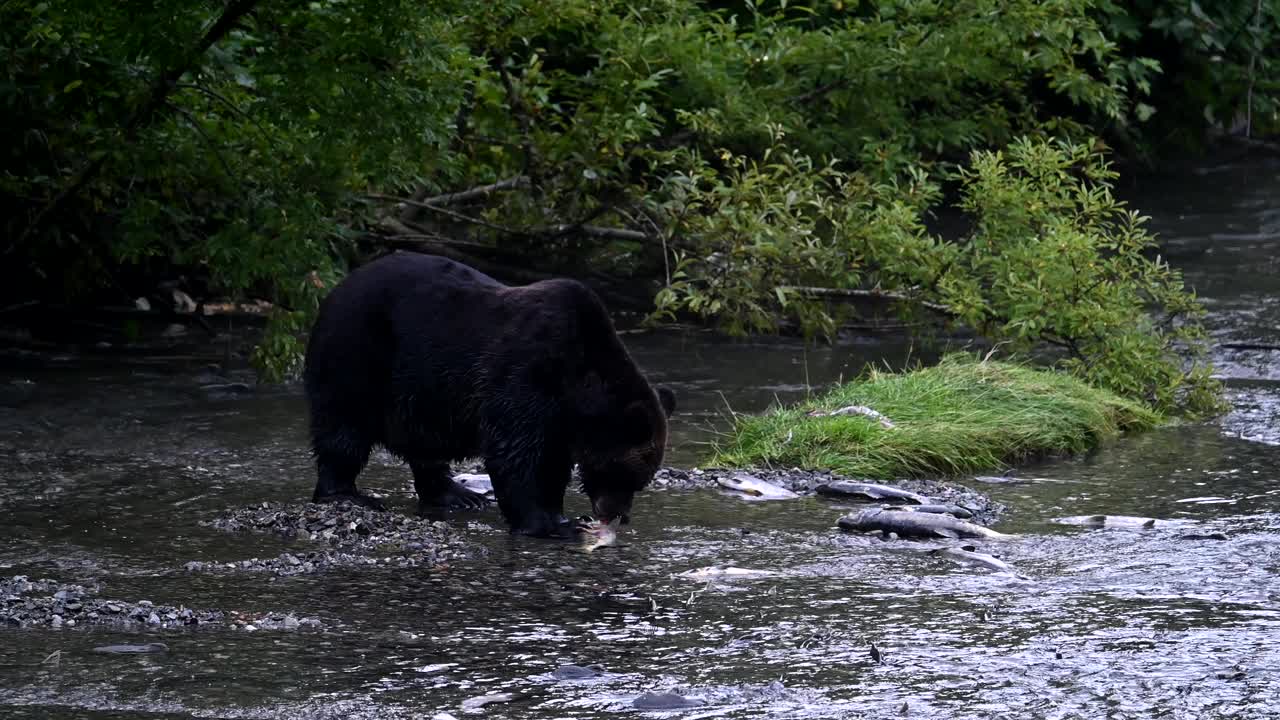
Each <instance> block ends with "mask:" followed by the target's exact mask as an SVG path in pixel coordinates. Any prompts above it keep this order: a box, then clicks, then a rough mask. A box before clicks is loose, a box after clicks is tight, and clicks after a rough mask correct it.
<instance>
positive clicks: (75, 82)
mask: <svg viewBox="0 0 1280 720" xmlns="http://www.w3.org/2000/svg"><path fill="white" fill-rule="evenodd" d="M83 84H84V81H83V80H72V81H71V82H69V83H67V84H66V86H65V87H63V88H62V92H64V93H69V92H71V91H72V90H75V89H76V88H78V87H80V86H81V85H83Z"/></svg>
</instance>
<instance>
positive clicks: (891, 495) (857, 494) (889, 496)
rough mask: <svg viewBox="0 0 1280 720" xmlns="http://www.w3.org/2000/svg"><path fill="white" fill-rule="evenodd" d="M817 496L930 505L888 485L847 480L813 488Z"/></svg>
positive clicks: (923, 498)
mask: <svg viewBox="0 0 1280 720" xmlns="http://www.w3.org/2000/svg"><path fill="white" fill-rule="evenodd" d="M815 491H816V492H817V493H818V494H819V495H826V496H828V497H842V498H852V499H855V500H871V501H876V500H882V501H886V502H888V501H893V500H900V501H902V502H910V503H915V504H917V505H928V504H930V502H929V498H927V497H925V496H923V495H921V494H919V493H913V492H911V491H910V490H903V489H902V488H896V487H892V486H889V485H877V484H876V483H862V482H851V481H848V480H834V481H832V482H829V483H823V484H822V485H819V486H818V487H817V488H815Z"/></svg>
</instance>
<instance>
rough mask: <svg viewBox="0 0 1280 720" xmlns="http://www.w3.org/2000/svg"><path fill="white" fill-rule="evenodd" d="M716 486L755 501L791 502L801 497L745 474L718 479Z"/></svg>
mask: <svg viewBox="0 0 1280 720" xmlns="http://www.w3.org/2000/svg"><path fill="white" fill-rule="evenodd" d="M716 484H717V485H719V486H720V487H722V488H724V489H726V490H730V491H732V492H735V493H740V494H742V495H745V496H747V497H748V498H751V499H753V500H790V499H791V498H797V497H800V496H799V495H797V494H795V493H793V492H791V491H790V490H788V489H786V488H784V487H779V486H777V485H774V484H773V483H767V482H765V481H763V480H761V479H760V478H758V477H754V476H752V475H747V474H745V473H735V474H734V475H731V476H729V477H718V478H716Z"/></svg>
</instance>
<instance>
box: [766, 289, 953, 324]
mask: <svg viewBox="0 0 1280 720" xmlns="http://www.w3.org/2000/svg"><path fill="white" fill-rule="evenodd" d="M778 289H779V290H782V291H783V292H793V293H796V294H797V295H807V296H809V297H834V298H850V299H866V300H889V301H893V300H898V301H901V302H909V303H919V304H920V306H921V307H925V308H928V309H930V310H933V311H934V312H938V313H942V314H943V315H949V316H951V317H956V316H958V315H959V314H960V313H958V312H956V311H955V310H953V309H952V308H951V307H950V306H949V305H943V304H942V303H936V302H930V301H929V300H920V299H918V298H913V297H911V296H910V295H907V294H905V293H900V292H894V291H893V290H878V289H873V290H849V289H845V288H824V287H806V286H803V285H779V286H778Z"/></svg>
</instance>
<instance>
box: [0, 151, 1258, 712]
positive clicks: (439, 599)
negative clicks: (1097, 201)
mask: <svg viewBox="0 0 1280 720" xmlns="http://www.w3.org/2000/svg"><path fill="white" fill-rule="evenodd" d="M1277 197H1280V165H1277V164H1274V163H1266V162H1262V161H1255V162H1251V163H1245V164H1235V165H1231V166H1226V167H1221V168H1207V169H1202V170H1200V171H1198V172H1197V173H1196V174H1192V175H1190V176H1187V177H1180V178H1174V179H1170V180H1168V181H1167V186H1161V187H1158V186H1149V187H1146V188H1143V192H1142V193H1140V196H1139V197H1138V202H1139V207H1141V208H1142V209H1143V210H1144V211H1145V212H1147V213H1148V214H1151V215H1153V216H1154V217H1155V223H1154V227H1155V229H1156V230H1157V231H1159V233H1160V235H1161V237H1162V239H1163V241H1164V244H1165V246H1166V250H1167V254H1168V256H1169V257H1170V258H1171V259H1172V260H1173V262H1174V263H1175V264H1176V265H1178V266H1180V267H1182V268H1184V269H1185V271H1186V275H1187V279H1188V280H1189V282H1191V283H1192V284H1193V285H1194V286H1195V287H1196V289H1197V291H1198V292H1199V294H1200V295H1201V296H1203V297H1204V298H1205V299H1206V300H1207V301H1208V304H1209V307H1210V309H1211V310H1212V313H1213V315H1212V317H1211V318H1210V324H1211V327H1212V330H1213V332H1214V335H1215V338H1216V340H1217V341H1219V342H1224V343H1247V344H1254V345H1268V344H1269V345H1277V344H1280V329H1278V328H1280V301H1277V297H1278V296H1280V268H1278V265H1277V262H1278V261H1277V259H1276V258H1277V256H1280V204H1277V203H1276V201H1275V198H1277ZM628 342H629V344H630V345H631V346H632V347H634V348H635V354H636V355H637V356H638V358H639V360H640V361H641V362H642V364H643V365H644V366H646V367H647V368H649V369H650V370H651V371H652V372H653V374H654V375H655V376H657V377H658V379H659V380H661V381H663V382H666V383H669V384H671V385H673V386H675V387H676V389H677V390H678V392H679V394H680V396H681V405H682V407H681V420H680V422H679V423H678V425H677V427H676V431H677V432H676V433H675V435H674V437H673V445H674V449H673V455H672V457H671V458H670V460H671V462H672V463H673V464H688V463H692V462H695V461H696V460H697V459H698V458H699V457H700V456H701V453H702V452H703V450H704V449H705V448H704V447H703V446H702V444H701V443H704V442H705V441H707V440H708V439H709V437H710V436H711V433H712V432H714V428H715V427H717V426H718V425H717V424H718V423H720V422H721V420H722V415H723V412H724V409H725V408H726V407H732V408H733V409H734V410H737V411H754V410H759V409H762V408H764V407H765V406H767V405H768V404H769V403H770V402H773V401H774V400H775V399H780V400H784V401H785V400H793V399H795V398H797V397H800V396H802V395H803V394H804V392H806V388H808V387H821V386H823V385H825V384H827V383H830V382H832V381H834V380H836V379H838V378H839V377H841V376H842V375H843V376H848V375H851V374H854V373H856V372H857V371H858V370H859V369H860V368H861V367H862V366H863V364H864V363H866V362H888V363H889V364H891V365H895V364H901V363H902V362H903V361H904V360H905V359H906V358H907V357H908V356H909V355H911V356H912V357H916V358H918V357H921V355H920V354H919V351H918V349H916V350H913V349H912V348H910V347H907V346H899V345H886V344H882V343H864V344H854V345H841V346H839V347H836V348H828V349H822V350H810V351H808V352H805V351H804V350H803V349H802V348H801V347H800V346H798V345H796V344H793V343H789V342H751V343H732V342H725V341H722V340H715V339H713V337H712V336H710V335H707V334H703V333H692V334H659V335H652V336H633V337H630V338H629V339H628ZM913 353H914V354H913ZM1217 358H1218V364H1219V366H1220V369H1221V371H1222V373H1223V375H1224V376H1226V377H1228V378H1229V379H1230V383H1231V395H1232V399H1233V402H1234V404H1235V408H1236V409H1235V410H1234V411H1233V412H1232V413H1231V414H1230V415H1229V416H1228V417H1226V418H1225V419H1223V420H1221V421H1219V422H1215V423H1211V424H1205V425H1192V426H1183V427H1177V428H1170V429H1166V430H1161V431H1158V432H1152V433H1149V434H1146V435H1143V436H1141V437H1137V438H1130V439H1126V440H1123V441H1120V442H1117V443H1114V444H1112V445H1110V446H1108V447H1104V448H1102V449H1100V450H1098V451H1096V452H1094V453H1091V454H1090V455H1088V456H1086V457H1080V458H1075V459H1071V460H1063V461H1055V462H1051V463H1045V464H1042V465H1039V466H1037V467H1032V468H1022V469H1020V470H1019V472H1017V473H1015V475H1014V478H1013V479H1012V480H1011V481H1007V482H1000V483H992V484H984V483H977V482H975V483H973V484H974V486H975V487H976V488H977V489H979V490H983V491H987V492H989V493H991V494H992V496H993V497H994V498H995V499H997V500H999V501H1001V502H1003V503H1005V504H1006V505H1007V506H1008V511H1007V512H1006V514H1005V515H1004V516H1003V518H1002V519H1001V521H1000V522H999V523H998V525H997V526H996V527H997V529H1000V530H1002V531H1004V532H1007V533H1013V534H1015V535H1016V537H1013V538H1010V539H1007V540H1001V541H987V540H984V541H979V542H976V543H974V544H976V545H979V546H980V548H979V549H981V550H984V551H986V552H990V553H995V554H998V555H999V556H1000V557H1002V558H1003V559H1004V560H1005V561H1007V562H1009V563H1010V564H1011V565H1012V566H1013V567H1014V568H1015V571H1016V573H1014V574H1010V573H996V572H992V571H990V570H986V569H982V568H974V567H967V566H962V565H957V564H955V563H954V562H952V561H950V560H947V559H945V558H943V557H939V556H936V555H930V554H928V553H927V552H925V550H926V549H928V548H929V547H933V546H934V545H931V544H925V543H911V542H904V541H889V542H886V541H882V540H879V539H875V538H871V537H862V536H850V535H845V534H841V533H840V532H839V531H837V530H836V529H835V528H834V521H835V519H836V518H837V517H838V516H839V515H840V514H841V507H840V506H838V505H836V504H833V503H831V502H830V501H827V500H821V499H817V498H804V499H800V500H792V501H778V502H756V503H745V502H741V501H739V500H736V499H734V498H730V497H726V496H723V495H720V494H717V493H714V492H710V491H691V492H675V491H663V492H650V493H646V494H645V495H644V496H642V499H641V500H640V501H639V503H638V508H637V513H636V515H635V520H634V522H633V524H632V525H631V526H628V528H627V529H626V530H625V531H624V532H623V533H622V535H621V538H620V540H621V542H620V544H619V545H617V546H614V547H609V548H603V549H600V550H598V551H596V552H595V553H593V554H590V555H584V554H579V553H573V552H569V551H568V548H566V547H565V546H563V545H559V544H555V543H548V542H538V541H530V540H523V539H519V538H513V537H511V536H510V535H509V534H508V533H507V532H506V530H505V528H504V527H503V526H502V524H501V523H500V522H499V520H498V518H497V515H496V512H495V511H492V510H490V511H488V512H485V513H479V514H474V515H471V516H465V517H464V516H459V517H457V518H454V519H451V520H450V521H449V522H450V523H451V525H453V526H454V527H455V528H456V529H457V530H458V531H459V532H461V533H462V534H463V536H464V537H465V538H467V539H468V540H469V541H471V542H474V543H476V544H477V545H478V546H479V547H480V548H481V549H482V550H483V552H482V553H481V554H480V555H479V556H478V557H477V558H476V559H474V560H464V561H460V562H456V563H452V564H451V565H449V566H448V567H444V568H435V569H428V568H408V569H390V568H361V569H334V570H329V571H326V572H321V573H315V574H308V575H298V576H292V577H282V578H277V577H272V576H270V575H266V574H254V573H220V574H191V573H187V572H185V571H184V570H183V566H184V564H185V563H186V562H187V561H190V560H227V561H230V560H236V559H241V558H246V557H273V556H275V555H277V554H279V553H281V552H283V551H284V550H285V549H286V548H289V547H293V545H291V544H290V543H289V542H287V541H285V540H282V539H278V538H276V537H274V536H271V535H252V534H239V535H232V534H227V533H223V532H220V531H218V530H215V529H212V528H209V527H207V526H204V525H201V524H200V522H201V521H205V520H210V519H212V518H213V517H215V516H217V515H218V514H219V513H220V512H222V511H224V510H226V509H228V508H233V507H240V506H244V505H248V504H252V503H258V502H263V501H288V502H292V501H297V500H299V499H302V498H304V497H306V496H307V495H308V494H309V493H310V490H311V486H312V483H313V476H312V469H311V465H310V461H309V458H308V456H307V453H306V450H305V432H304V431H305V426H304V420H303V407H304V406H303V401H302V399H301V397H300V395H299V393H298V392H297V390H296V389H285V390H278V391H267V392H259V393H255V394H253V395H251V396H249V397H208V396H207V395H205V394H204V393H202V392H200V391H199V390H197V389H195V388H196V383H195V382H194V380H193V377H194V376H195V374H196V373H198V372H199V367H198V364H193V363H186V364H184V363H182V362H177V361H154V360H152V361H148V360H146V359H141V358H139V359H134V360H131V361H129V360H112V361H107V360H97V361H89V360H85V359H69V360H67V361H65V362H62V363H53V362H44V361H42V362H39V363H27V364H26V365H25V366H23V365H14V364H13V363H10V365H11V367H10V368H9V369H7V370H6V371H5V372H4V376H3V379H4V380H5V381H6V382H7V381H9V380H15V379H23V380H30V381H33V382H34V383H35V384H34V385H32V386H24V387H28V388H31V392H30V399H29V400H27V401H26V402H25V403H24V404H20V405H18V406H17V407H4V408H0V473H2V476H3V484H2V485H0V517H3V519H4V522H3V523H0V576H12V575H16V574H25V575H28V576H30V577H32V578H37V577H50V578H54V579H57V580H58V581H60V582H87V581H90V580H97V581H100V582H101V583H102V586H103V589H102V594H103V595H104V596H110V597H112V598H120V599H130V600H138V599H148V600H151V601H153V602H155V603H157V604H161V603H163V604H170V605H179V604H185V605H187V606H188V607H199V608H216V609H221V610H225V611H240V612H246V613H254V612H269V611H281V610H288V611H290V612H295V613H298V614H299V615H305V616H308V617H315V618H318V619H319V620H320V621H321V623H322V625H321V627H320V628H319V629H308V628H302V629H298V630H294V631H270V630H259V631H257V632H248V631H245V630H230V629H218V628H199V629H187V630H133V631H122V630H108V629H103V628H100V627H87V628H86V627H77V628H60V629H30V628H26V629H12V628H0V716H2V717H13V718H72V717H77V718H79V717H87V718H126V717H128V718H132V717H145V718H184V717H226V718H339V717H355V718H410V717H422V718H430V717H432V716H434V715H435V714H437V713H450V714H452V715H453V716H456V717H458V718H464V717H468V716H470V715H469V714H468V713H467V712H466V711H464V710H463V709H461V704H462V703H463V701H465V700H467V699H468V698H474V697H477V696H481V695H485V694H487V693H510V694H511V695H512V696H513V697H512V698H510V699H509V700H508V701H506V702H504V703H499V704H492V705H487V706H485V707H484V708H483V709H481V710H479V711H478V713H477V714H476V716H487V717H509V718H576V717H581V718H589V717H602V716H610V715H614V714H618V715H637V714H641V711H639V710H636V709H634V708H633V707H632V701H633V700H634V699H635V698H636V697H637V696H638V695H640V694H642V693H644V692H646V691H655V692H661V691H664V690H670V689H677V690H679V691H680V692H683V693H685V694H687V695H688V696H689V697H691V698H697V699H699V700H701V701H702V704H701V705H700V706H698V707H694V708H690V709H686V710H681V711H678V712H674V713H668V714H669V715H672V716H676V715H678V716H680V717H688V718H702V717H732V718H745V717H780V718H862V717H867V718H884V717H906V718H911V717H919V718H1010V719H1013V718H1147V717H1161V718H1196V719H1202V718H1264V717H1276V716H1280V469H1278V468H1280V417H1278V415H1280V352H1276V351H1269V350H1225V349H1224V350H1221V351H1219V353H1218V355H1217ZM46 360H47V359H46ZM10 404H17V403H10ZM719 426H722V425H719ZM407 478H408V474H407V471H406V470H405V469H404V468H401V467H398V466H397V465H396V464H394V463H391V462H386V461H379V462H375V463H373V464H372V465H371V466H370V468H369V469H368V470H367V471H366V474H365V476H364V479H363V480H362V482H363V483H364V484H365V485H368V486H372V487H376V488H382V489H387V490H393V491H396V492H397V493H398V494H397V495H396V496H395V497H394V499H393V504H394V509H395V511H396V512H406V513H407V512H410V511H411V509H412V508H411V505H410V499H409V496H408V495H407V493H406V492H405V491H406V490H407V488H408V486H409V483H408V479H407ZM570 504H571V508H570V509H571V510H577V511H584V510H585V509H586V506H585V503H584V502H582V500H581V499H580V498H578V497H576V496H575V497H571V499H570ZM1095 513H1107V514H1120V515H1137V516H1152V517H1157V518H1160V519H1162V520H1167V521H1170V522H1168V523H1165V524H1161V525H1160V526H1157V527H1155V528H1151V529H1110V528H1108V529H1091V528H1082V527H1075V526H1068V525H1064V524H1059V523H1055V522H1053V519H1054V518H1060V517H1063V516H1077V515H1090V514H1095ZM711 565H735V566H738V567H743V568H749V569H755V570H766V571H771V573H772V574H765V575H761V576H754V577H728V578H720V579H712V580H710V581H709V580H706V579H701V580H695V579H691V578H687V577H681V576H679V575H678V573H680V572H682V571H685V570H691V569H698V568H704V567H707V566H711ZM152 641H162V642H164V643H166V644H167V645H168V646H169V652H167V653H164V654H158V655H100V654H93V653H91V652H89V651H90V649H91V648H93V647H95V646H98V645H105V644H108V643H115V642H152ZM873 645H874V647H875V649H876V653H877V654H878V655H879V659H878V660H877V659H875V658H873V651H872V646H873ZM58 650H60V651H61V656H60V660H58V661H57V662H56V663H44V662H42V660H43V659H45V658H46V657H48V656H49V655H50V653H53V652H54V651H58ZM569 663H572V664H577V665H583V666H585V665H591V664H598V665H601V666H603V667H604V669H605V670H606V674H604V675H602V676H599V677H595V678H591V679H585V680H573V681H558V680H556V679H555V678H554V677H553V676H552V675H551V673H552V671H554V670H555V669H556V668H557V667H559V666H561V665H564V664H569ZM655 716H657V715H656V714H655Z"/></svg>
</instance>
